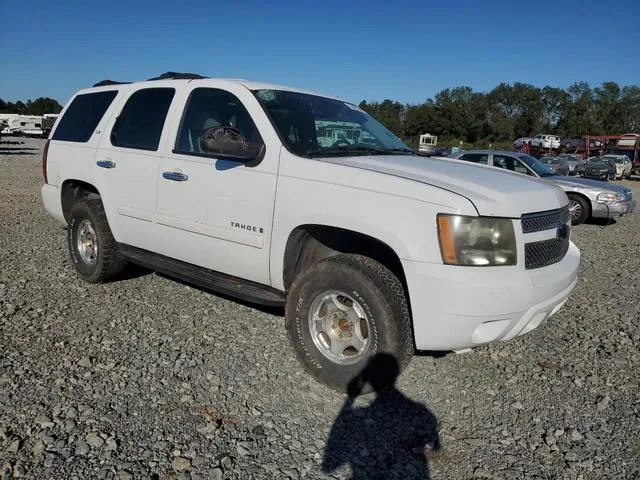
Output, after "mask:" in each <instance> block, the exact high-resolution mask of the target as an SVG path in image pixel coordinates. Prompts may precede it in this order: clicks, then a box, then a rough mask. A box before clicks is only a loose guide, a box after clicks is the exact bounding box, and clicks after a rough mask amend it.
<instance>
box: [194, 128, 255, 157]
mask: <svg viewBox="0 0 640 480" xmlns="http://www.w3.org/2000/svg"><path fill="white" fill-rule="evenodd" d="M200 148H202V150H203V151H204V152H207V153H210V154H213V155H220V156H221V157H227V158H230V159H232V160H239V161H242V162H248V161H250V160H254V159H255V158H257V157H258V155H259V154H260V153H261V151H262V149H263V148H264V144H263V143H262V142H260V143H251V142H249V141H248V140H247V139H246V138H245V137H244V135H243V134H242V132H241V131H240V130H238V129H237V128H233V127H212V128H208V129H207V130H205V132H204V133H203V134H202V137H201V138H200Z"/></svg>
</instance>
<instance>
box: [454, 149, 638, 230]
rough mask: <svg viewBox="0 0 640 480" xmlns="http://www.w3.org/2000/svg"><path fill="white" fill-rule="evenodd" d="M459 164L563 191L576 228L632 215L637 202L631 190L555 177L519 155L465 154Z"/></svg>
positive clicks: (601, 183) (518, 153)
mask: <svg viewBox="0 0 640 480" xmlns="http://www.w3.org/2000/svg"><path fill="white" fill-rule="evenodd" d="M456 158H457V159H459V160H464V161H469V162H474V163H480V164H483V165H488V166H492V167H498V168H505V169H507V170H511V171H513V172H516V173H520V174H524V175H529V176H531V177H537V178H539V179H540V180H541V181H545V182H551V183H554V184H555V185H557V186H559V187H560V188H562V190H564V192H565V193H566V194H567V197H569V202H570V203H569V211H570V213H571V222H572V223H573V224H574V225H578V224H580V223H582V222H584V221H585V220H587V219H588V218H613V217H617V216H623V215H626V214H628V213H631V212H633V211H634V209H635V206H636V200H635V198H633V192H632V191H631V189H630V188H627V187H625V186H623V185H615V184H611V183H607V182H601V181H598V180H589V179H586V178H572V177H566V176H561V175H558V174H556V173H555V172H554V171H553V170H552V169H551V168H550V167H549V165H545V164H543V163H541V162H539V161H538V160H537V159H536V158H535V157H532V156H531V155H527V154H526V153H520V152H502V151H497V150H468V151H466V152H464V153H462V154H460V155H459V156H457V157H456Z"/></svg>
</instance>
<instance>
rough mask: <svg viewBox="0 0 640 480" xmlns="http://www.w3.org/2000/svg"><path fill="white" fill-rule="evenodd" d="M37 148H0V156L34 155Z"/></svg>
mask: <svg viewBox="0 0 640 480" xmlns="http://www.w3.org/2000/svg"><path fill="white" fill-rule="evenodd" d="M38 151H39V150H38V149H37V148H4V147H3V148H0V155H35V154H37V153H38Z"/></svg>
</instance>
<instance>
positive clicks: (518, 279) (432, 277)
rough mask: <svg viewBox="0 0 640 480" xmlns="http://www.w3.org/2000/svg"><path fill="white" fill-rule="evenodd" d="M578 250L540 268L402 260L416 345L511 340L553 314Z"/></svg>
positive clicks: (570, 281)
mask: <svg viewBox="0 0 640 480" xmlns="http://www.w3.org/2000/svg"><path fill="white" fill-rule="evenodd" d="M579 265H580V250H579V249H578V247H576V246H575V245H574V244H573V243H570V244H569V250H568V251H567V254H566V255H565V257H564V258H563V259H562V260H561V261H560V262H558V263H555V264H553V265H550V266H548V267H544V268H538V269H534V270H525V269H524V268H523V267H522V266H521V265H517V266H513V267H477V268H476V267H457V266H449V265H436V264H428V263H422V262H412V261H403V267H404V271H405V276H406V278H407V285H408V287H409V296H410V302H411V310H412V314H413V328H414V335H415V342H416V347H417V348H418V349H419V350H458V349H463V348H469V347H476V346H479V345H482V344H486V343H491V342H495V341H501V340H509V339H511V338H513V337H515V336H517V335H522V334H524V333H527V332H530V331H531V330H533V329H535V328H537V327H538V326H540V325H541V324H542V323H544V322H545V321H546V320H547V319H548V318H549V317H550V316H551V315H553V314H555V313H556V312H557V311H558V310H559V309H560V307H562V305H563V304H564V302H565V301H566V300H567V298H568V297H569V294H570V293H571V291H572V290H573V288H574V287H575V285H576V283H577V272H578V268H579Z"/></svg>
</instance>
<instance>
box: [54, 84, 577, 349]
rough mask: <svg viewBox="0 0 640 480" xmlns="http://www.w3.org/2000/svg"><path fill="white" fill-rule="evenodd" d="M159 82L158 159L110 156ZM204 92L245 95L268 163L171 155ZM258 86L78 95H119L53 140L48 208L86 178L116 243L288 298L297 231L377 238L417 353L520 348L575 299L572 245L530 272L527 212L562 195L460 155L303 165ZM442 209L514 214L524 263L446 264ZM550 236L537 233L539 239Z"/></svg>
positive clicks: (560, 200)
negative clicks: (141, 98)
mask: <svg viewBox="0 0 640 480" xmlns="http://www.w3.org/2000/svg"><path fill="white" fill-rule="evenodd" d="M150 86H154V87H156V86H172V87H174V88H176V95H175V96H174V99H173V102H172V104H171V107H170V109H169V113H168V115H167V120H166V122H165V127H164V130H163V133H162V137H161V140H160V145H159V148H158V150H157V151H155V152H148V151H141V150H133V149H124V148H117V147H113V145H111V143H110V132H111V129H112V127H113V124H114V122H115V120H116V117H117V115H118V114H119V112H120V110H121V109H122V107H123V105H124V103H125V102H126V100H127V99H128V97H129V96H130V94H131V93H132V92H133V91H135V90H136V89H139V88H144V87H150ZM195 87H212V88H221V89H226V90H228V91H229V92H231V93H233V94H234V95H236V96H237V97H238V99H240V101H241V102H242V103H243V104H244V106H245V107H246V109H247V110H248V111H249V113H250V115H251V116H252V118H253V120H254V122H255V124H256V126H257V127H258V130H259V131H260V134H261V136H262V138H263V140H264V142H265V146H266V154H265V157H264V159H263V160H262V161H261V162H260V163H259V164H257V165H254V166H248V165H244V164H240V163H237V162H230V161H226V160H220V159H212V158H207V157H198V156H192V155H184V154H175V153H173V145H174V144H175V138H176V135H177V131H178V128H179V123H180V118H181V116H182V112H183V109H184V105H185V102H186V99H187V97H188V95H189V92H190V91H191V90H192V89H193V88H195ZM253 87H265V85H263V84H254V83H249V82H246V81H235V80H215V79H205V80H196V81H185V80H162V81H154V82H149V83H137V84H129V85H118V86H106V87H99V88H95V89H89V90H85V91H82V92H79V93H86V92H90V91H100V90H114V89H115V90H118V91H119V93H118V96H117V97H116V99H115V100H114V102H113V103H112V104H111V106H110V107H109V109H108V110H107V112H106V114H105V115H104V117H103V119H102V120H101V122H100V124H99V125H98V127H97V128H96V131H95V132H94V135H92V137H91V138H90V140H89V141H88V142H87V143H83V144H78V143H73V142H60V141H51V144H50V147H49V160H48V177H49V184H48V185H44V186H43V188H42V196H43V203H44V205H45V208H46V209H47V211H48V212H49V213H50V214H51V215H52V216H53V217H54V218H56V219H57V220H59V221H61V222H64V217H63V214H62V208H61V199H60V192H61V187H62V185H63V183H64V182H65V181H66V180H81V181H84V182H87V183H89V184H91V185H94V186H95V187H96V189H97V190H98V191H99V192H100V194H101V197H102V200H103V203H104V205H105V211H106V214H107V218H108V221H109V224H110V225H111V228H112V231H113V233H114V236H115V238H116V240H118V241H119V242H122V243H128V244H131V245H133V246H136V247H139V248H143V249H146V250H150V251H153V252H157V253H161V254H163V255H167V256H170V257H173V258H176V259H179V260H182V261H185V262H188V263H191V264H195V265H199V266H202V267H206V268H210V269H213V270H217V271H221V272H224V273H227V274H231V275H235V276H237V277H241V278H245V279H248V280H253V281H256V282H260V283H263V284H265V285H269V286H272V287H274V288H277V289H280V290H284V289H285V285H284V280H283V265H284V254H285V249H286V245H287V241H288V239H289V237H290V235H291V233H292V232H293V231H294V230H295V229H296V228H299V227H301V226H304V225H310V224H313V225H325V226H333V227H340V228H344V229H348V230H353V231H356V232H360V233H362V234H366V235H368V236H371V237H373V238H376V239H378V240H379V241H381V242H383V243H384V244H386V245H388V246H389V247H390V248H391V249H393V250H394V251H395V252H396V254H397V256H398V257H399V258H400V261H401V263H402V266H403V268H404V271H405V276H406V279H407V284H408V285H407V286H408V292H407V293H408V294H409V299H410V303H411V308H412V314H413V322H414V331H415V339H416V346H417V347H418V348H420V349H434V350H436V349H437V350H448V349H462V348H466V347H471V346H475V345H478V344H481V343H487V342H490V341H496V340H503V339H507V338H511V337H513V336H514V335H517V334H521V333H524V332H526V331H530V330H532V329H533V328H535V327H536V326H538V325H539V324H541V323H542V322H543V321H545V320H546V319H547V318H548V317H549V316H550V315H551V314H552V313H555V311H557V309H558V308H559V307H560V306H561V305H562V304H563V303H564V301H566V298H567V296H568V295H569V293H570V291H571V289H572V288H573V286H574V285H575V282H576V272H577V269H578V265H579V260H580V254H579V251H578V249H577V248H576V247H575V245H573V244H571V246H570V249H569V253H568V254H567V256H566V257H565V259H564V260H562V261H561V262H559V263H557V264H554V265H551V266H549V267H545V268H541V269H537V270H534V271H528V270H525V268H524V265H523V264H522V259H523V255H524V242H525V239H524V238H523V235H522V233H521V229H520V228H519V220H518V219H519V217H520V216H521V215H522V214H524V213H530V212H536V211H544V210H552V209H556V208H560V207H562V206H564V205H566V203H567V197H566V195H565V194H564V192H563V191H562V189H560V188H559V187H556V186H553V185H550V184H549V183H547V182H543V181H540V180H537V179H532V178H528V177H525V176H523V175H521V174H518V173H512V172H507V171H499V170H496V169H494V168H491V167H485V166H482V165H472V164H469V163H468V162H464V161H458V160H451V159H440V158H425V157H418V156H402V155H393V156H362V157H345V158H330V159H307V158H301V157H298V156H296V155H294V154H293V153H291V152H290V151H288V150H287V149H286V148H285V147H284V146H283V145H282V142H281V140H280V139H279V137H278V135H277V133H276V131H275V130H274V128H273V126H272V125H271V123H270V121H269V119H268V118H267V116H266V114H265V113H264V111H263V110H262V108H261V107H260V105H259V104H258V102H257V100H256V99H255V98H254V97H253V94H252V93H251V92H250V91H249V90H248V88H253ZM69 103H70V102H69ZM67 106H68V104H67ZM67 106H65V109H64V110H63V111H62V114H61V115H62V116H63V115H64V113H65V110H66V108H67ZM57 123H59V122H57ZM53 133H54V132H52V136H53ZM104 159H109V160H111V161H113V162H115V163H116V167H115V168H112V169H103V168H100V167H98V166H97V165H96V161H98V160H104ZM166 171H180V172H182V173H184V174H186V175H187V176H188V180H187V181H184V182H172V181H170V180H167V179H164V178H163V177H162V173H163V172H166ZM438 213H458V214H463V215H471V216H476V215H483V216H495V217H508V218H512V219H513V221H514V224H515V225H514V226H515V227H516V228H515V230H516V232H519V233H517V240H518V259H519V263H518V265H515V266H512V267H485V268H472V267H452V266H446V265H443V263H442V259H441V256H440V249H439V243H438V234H437V226H436V216H437V214H438ZM236 223H239V224H241V225H242V226H243V228H238V227H236V226H235V225H234V224H236ZM548 234H550V233H549V232H542V233H537V234H535V238H536V239H539V238H542V237H544V236H545V235H548ZM531 238H533V237H531Z"/></svg>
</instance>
